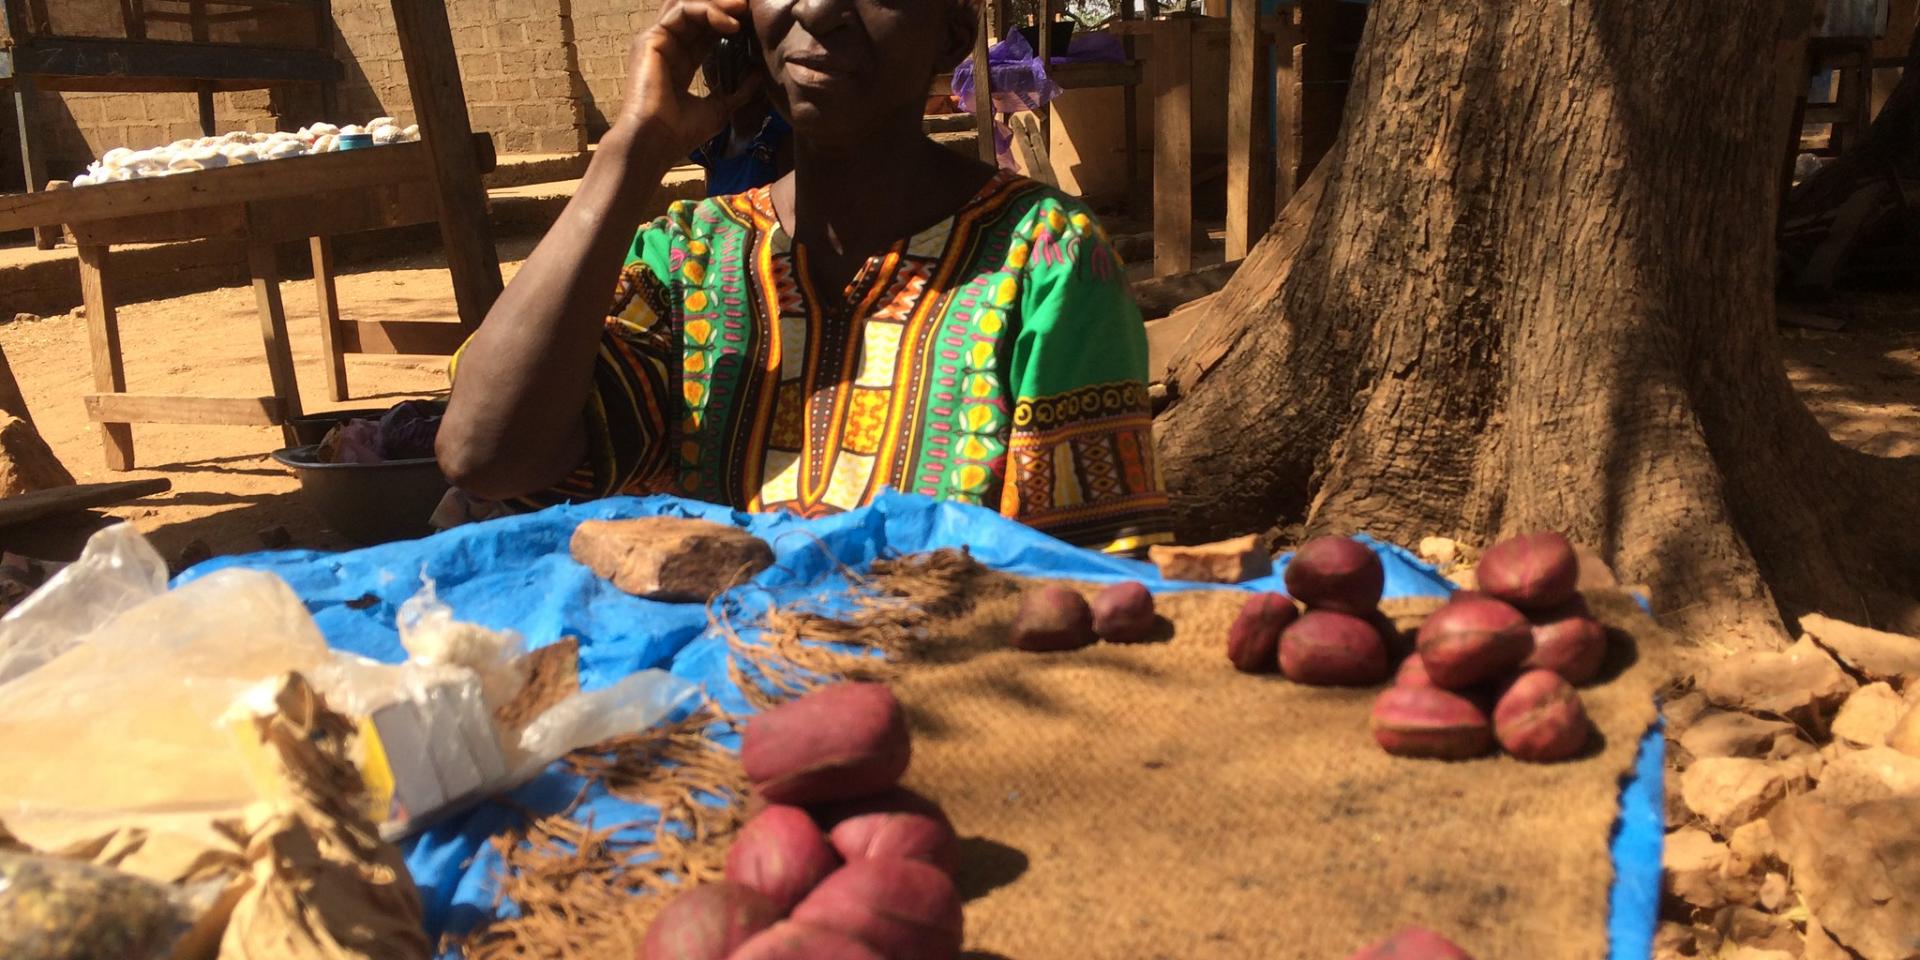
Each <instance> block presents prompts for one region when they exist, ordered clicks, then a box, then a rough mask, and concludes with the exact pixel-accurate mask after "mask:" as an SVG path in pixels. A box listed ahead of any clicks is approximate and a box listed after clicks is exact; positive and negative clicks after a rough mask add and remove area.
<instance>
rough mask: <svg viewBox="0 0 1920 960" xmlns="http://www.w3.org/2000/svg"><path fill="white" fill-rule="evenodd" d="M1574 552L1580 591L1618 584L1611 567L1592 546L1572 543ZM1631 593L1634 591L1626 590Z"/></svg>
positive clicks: (1611, 586) (1608, 588)
mask: <svg viewBox="0 0 1920 960" xmlns="http://www.w3.org/2000/svg"><path fill="white" fill-rule="evenodd" d="M1573 552H1574V554H1575V555H1576V556H1577V557H1579V558H1580V581H1579V589H1580V592H1581V593H1586V592H1587V591H1589V590H1613V589H1616V588H1618V587H1619V586H1620V578H1619V577H1617V576H1615V575H1614V572H1613V568H1612V567H1610V566H1608V565H1607V561H1605V560H1602V559H1601V558H1600V554H1599V553H1598V552H1596V551H1594V549H1593V548H1592V547H1588V546H1584V545H1582V544H1578V543H1576V544H1574V545H1573ZM1628 592H1629V593H1632V592H1634V591H1628Z"/></svg>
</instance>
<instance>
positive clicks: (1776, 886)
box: [1760, 873, 1793, 913]
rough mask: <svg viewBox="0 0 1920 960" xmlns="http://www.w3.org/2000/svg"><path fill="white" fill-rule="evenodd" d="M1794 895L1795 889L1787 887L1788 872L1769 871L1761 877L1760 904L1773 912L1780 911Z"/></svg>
mask: <svg viewBox="0 0 1920 960" xmlns="http://www.w3.org/2000/svg"><path fill="white" fill-rule="evenodd" d="M1792 897H1793V891H1791V890H1789V889H1787V875H1786V874H1784V873H1769V874H1767V875H1766V876H1765V877H1763V878H1761V880H1760V906H1762V907H1764V908H1766V909H1767V910H1768V911H1770V912H1773V913H1778V912H1780V908H1781V907H1784V906H1786V905H1787V902H1788V901H1789V900H1790V899H1792Z"/></svg>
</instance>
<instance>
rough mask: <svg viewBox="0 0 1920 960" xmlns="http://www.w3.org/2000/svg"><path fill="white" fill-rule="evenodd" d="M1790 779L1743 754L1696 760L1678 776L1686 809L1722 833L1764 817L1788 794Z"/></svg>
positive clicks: (1769, 765)
mask: <svg viewBox="0 0 1920 960" xmlns="http://www.w3.org/2000/svg"><path fill="white" fill-rule="evenodd" d="M1790 780H1791V778H1790V777H1789V775H1788V773H1787V772H1785V771H1783V770H1781V769H1780V767H1779V766H1778V765H1777V764H1774V763H1771V762H1768V761H1766V760H1752V759H1747V758H1744V757H1709V758H1707V759H1705V760H1696V761H1694V763H1693V765H1692V766H1690V767H1688V768H1687V770H1686V772H1685V773H1682V774H1681V775H1680V797H1681V799H1682V800H1684V801H1686V804H1687V809H1689V810H1692V811H1693V812H1694V813H1695V814H1696V815H1698V816H1699V817H1700V818H1701V819H1703V820H1705V821H1707V823H1708V824H1710V825H1711V826H1712V827H1713V828H1714V830H1715V831H1716V832H1718V833H1720V834H1722V835H1725V834H1728V833H1731V832H1732V831H1733V830H1734V829H1735V828H1736V827H1740V826H1744V825H1745V824H1747V823H1751V822H1752V821H1754V820H1756V819H1758V818H1760V817H1763V816H1765V815H1766V814H1767V811H1768V810H1769V809H1771V808H1772V807H1773V805H1774V804H1776V803H1779V802H1780V801H1781V799H1783V798H1785V797H1786V795H1787V786H1788V784H1789V782H1790Z"/></svg>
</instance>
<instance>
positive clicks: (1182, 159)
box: [1147, 18, 1193, 277]
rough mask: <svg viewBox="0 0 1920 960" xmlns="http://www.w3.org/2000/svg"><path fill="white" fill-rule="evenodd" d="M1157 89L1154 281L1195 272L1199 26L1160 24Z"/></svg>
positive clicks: (1153, 72) (1153, 73)
mask: <svg viewBox="0 0 1920 960" xmlns="http://www.w3.org/2000/svg"><path fill="white" fill-rule="evenodd" d="M1147 68H1148V69H1147V73H1148V75H1149V78H1150V80H1151V84H1152V87H1153V275H1154V276H1156V277H1164V276H1167V275H1169V274H1175V273H1186V272H1187V271H1188V270H1191V269H1193V21H1192V19H1190V18H1175V19H1172V20H1160V21H1156V22H1155V23H1154V26H1153V54H1152V56H1151V57H1149V58H1148V62H1147Z"/></svg>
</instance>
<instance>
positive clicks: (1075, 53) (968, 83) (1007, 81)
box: [953, 30, 1126, 169]
mask: <svg viewBox="0 0 1920 960" xmlns="http://www.w3.org/2000/svg"><path fill="white" fill-rule="evenodd" d="M1052 59H1053V63H1054V64H1062V63H1122V62H1125V60H1126V48H1125V47H1123V46H1122V45H1121V43H1120V38H1119V37H1116V36H1114V35H1113V34H1110V33H1076V34H1074V35H1073V40H1072V41H1071V42H1070V43H1068V44H1067V49H1066V50H1065V51H1064V52H1060V51H1055V52H1054V55H1053V58H1052ZM987 75H988V78H989V79H990V80H991V81H992V87H993V89H992V94H993V111H994V113H996V114H1000V115H1005V114H1010V113H1019V112H1021V111H1025V110H1038V109H1040V108H1041V107H1044V106H1046V105H1047V104H1049V103H1052V102H1053V100H1054V99H1055V98H1056V97H1058V96H1060V94H1061V92H1062V90H1061V87H1060V85H1059V84H1057V83H1055V82H1053V78H1052V77H1050V76H1048V75H1047V64H1043V63H1041V62H1040V55H1039V54H1038V53H1035V52H1034V49H1033V47H1032V45H1030V44H1028V43H1027V38H1026V37H1025V36H1023V35H1021V33H1020V31H1018V30H1013V31H1011V32H1009V33H1008V34H1007V38H1006V39H1005V40H1002V41H1000V42H999V43H996V44H994V45H993V48H992V49H990V50H988V51H987ZM953 98H954V100H956V101H957V102H958V103H959V106H960V109H961V111H962V112H965V113H971V112H972V111H973V61H972V60H971V59H967V60H963V61H961V62H960V65H959V66H957V67H955V68H954V70H953ZM993 142H994V150H995V152H996V153H998V154H999V157H1000V166H1002V167H1005V168H1008V169H1011V168H1012V167H1013V151H1012V148H1013V130H1012V129H1011V128H1009V127H1008V126H1007V125H1006V124H1005V123H1002V122H1001V121H1000V120H999V118H998V117H997V116H996V117H995V119H994V123H993Z"/></svg>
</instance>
